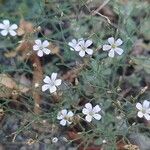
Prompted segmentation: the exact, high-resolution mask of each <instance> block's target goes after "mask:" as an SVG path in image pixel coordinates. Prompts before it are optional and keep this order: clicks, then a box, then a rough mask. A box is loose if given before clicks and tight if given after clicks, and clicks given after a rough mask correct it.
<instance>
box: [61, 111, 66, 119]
mask: <svg viewBox="0 0 150 150" xmlns="http://www.w3.org/2000/svg"><path fill="white" fill-rule="evenodd" d="M61 114H62V115H63V116H64V117H65V116H66V115H67V109H63V110H61Z"/></svg>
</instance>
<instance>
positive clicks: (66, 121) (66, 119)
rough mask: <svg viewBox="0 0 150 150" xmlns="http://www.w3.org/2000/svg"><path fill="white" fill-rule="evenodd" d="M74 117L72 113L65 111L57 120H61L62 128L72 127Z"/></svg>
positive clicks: (62, 111) (59, 114)
mask: <svg viewBox="0 0 150 150" xmlns="http://www.w3.org/2000/svg"><path fill="white" fill-rule="evenodd" d="M73 116H74V114H73V112H72V111H67V110H66V109H63V110H61V111H60V112H59V113H58V115H57V119H58V120H61V121H60V124H61V125H62V126H65V125H70V124H71V123H72V118H73Z"/></svg>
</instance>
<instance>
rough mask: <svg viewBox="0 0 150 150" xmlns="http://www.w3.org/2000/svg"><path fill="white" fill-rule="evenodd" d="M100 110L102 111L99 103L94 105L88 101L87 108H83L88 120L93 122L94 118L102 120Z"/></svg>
mask: <svg viewBox="0 0 150 150" xmlns="http://www.w3.org/2000/svg"><path fill="white" fill-rule="evenodd" d="M99 111H101V108H100V107H99V105H96V106H95V107H93V106H92V104H91V103H86V104H85V108H83V109H82V113H83V114H84V115H86V117H85V120H86V121H88V122H91V121H92V119H93V118H95V119H96V120H100V119H101V117H102V116H101V115H100V114H98V112H99Z"/></svg>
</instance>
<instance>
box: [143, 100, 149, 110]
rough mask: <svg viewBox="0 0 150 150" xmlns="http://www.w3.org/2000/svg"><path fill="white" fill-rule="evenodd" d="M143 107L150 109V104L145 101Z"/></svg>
mask: <svg viewBox="0 0 150 150" xmlns="http://www.w3.org/2000/svg"><path fill="white" fill-rule="evenodd" d="M143 107H144V108H149V107H150V102H149V101H147V100H144V102H143Z"/></svg>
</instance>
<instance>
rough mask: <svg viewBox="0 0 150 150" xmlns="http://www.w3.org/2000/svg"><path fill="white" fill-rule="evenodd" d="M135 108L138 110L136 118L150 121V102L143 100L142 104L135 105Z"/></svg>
mask: <svg viewBox="0 0 150 150" xmlns="http://www.w3.org/2000/svg"><path fill="white" fill-rule="evenodd" d="M136 108H137V109H138V110H139V112H138V114H137V115H138V117H139V118H142V117H145V119H146V120H150V102H149V101H147V100H144V102H143V104H141V103H137V104H136Z"/></svg>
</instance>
